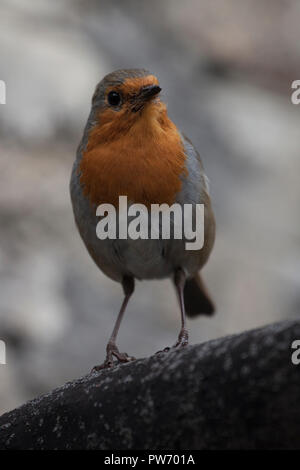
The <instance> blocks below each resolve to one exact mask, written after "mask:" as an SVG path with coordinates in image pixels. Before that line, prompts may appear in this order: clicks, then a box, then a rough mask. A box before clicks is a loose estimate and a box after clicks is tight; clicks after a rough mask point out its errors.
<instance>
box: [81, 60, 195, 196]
mask: <svg viewBox="0 0 300 470" xmlns="http://www.w3.org/2000/svg"><path fill="white" fill-rule="evenodd" d="M160 91H161V89H160V87H159V84H158V80H157V78H156V77H155V76H154V75H151V74H150V73H149V72H147V71H146V70H142V69H131V70H118V71H116V72H112V73H110V74H109V75H106V77H104V78H103V80H102V81H101V82H100V83H99V84H98V85H97V87H96V90H95V93H94V96H93V99H92V112H91V115H90V117H89V121H88V125H87V127H86V129H85V134H84V139H83V145H82V146H81V147H80V152H79V156H80V158H81V157H82V158H81V162H80V167H79V170H80V173H81V176H80V183H81V184H82V186H83V188H84V194H85V195H86V196H87V197H88V199H89V200H90V202H91V203H92V204H96V205H98V204H100V203H101V202H109V203H112V204H114V205H117V203H118V197H119V195H127V196H128V199H129V200H130V201H134V202H141V203H144V204H146V205H149V204H152V203H163V202H166V203H170V204H172V203H173V202H174V200H175V195H176V194H177V193H178V191H179V190H180V187H181V175H183V174H184V173H185V158H186V157H185V153H184V148H183V145H182V140H181V136H180V134H179V132H178V130H177V128H176V126H175V124H174V123H173V122H172V121H171V120H170V119H169V117H168V115H167V110H166V106H165V104H164V103H162V102H161V101H160V99H159V97H158V94H159V92H160Z"/></svg>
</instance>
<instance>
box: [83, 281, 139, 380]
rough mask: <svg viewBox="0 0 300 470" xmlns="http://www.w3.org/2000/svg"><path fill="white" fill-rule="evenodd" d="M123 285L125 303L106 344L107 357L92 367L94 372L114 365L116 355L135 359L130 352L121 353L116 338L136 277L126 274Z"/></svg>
mask: <svg viewBox="0 0 300 470" xmlns="http://www.w3.org/2000/svg"><path fill="white" fill-rule="evenodd" d="M122 285H123V289H124V294H125V297H124V300H123V303H122V306H121V309H120V312H119V315H118V318H117V321H116V323H115V326H114V329H113V332H112V335H111V337H110V339H109V341H108V344H107V346H106V359H105V361H104V362H103V364H101V365H100V366H95V367H94V368H93V369H92V372H93V371H97V370H101V369H107V368H110V367H113V366H114V364H115V363H114V360H113V359H114V357H115V358H116V359H117V360H118V361H119V362H130V361H134V360H135V358H134V357H131V356H128V354H126V353H120V351H119V349H118V348H117V345H116V339H117V335H118V332H119V328H120V325H121V321H122V318H123V315H124V312H125V310H126V307H127V304H128V301H129V299H130V297H131V295H132V294H133V291H134V279H133V277H129V276H124V278H123V281H122Z"/></svg>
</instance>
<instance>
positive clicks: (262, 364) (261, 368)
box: [0, 321, 300, 450]
mask: <svg viewBox="0 0 300 470" xmlns="http://www.w3.org/2000/svg"><path fill="white" fill-rule="evenodd" d="M295 339H300V322H295V321H294V322H293V321H289V322H283V323H277V324H273V325H270V326H266V327H264V328H260V329H257V330H253V331H247V332H245V333H242V334H240V335H235V336H230V337H225V338H220V339H217V340H214V341H209V342H207V343H204V344H200V345H194V346H189V347H187V348H185V349H183V350H178V351H172V352H169V353H161V354H159V355H156V356H153V357H150V358H148V359H141V360H138V361H136V362H134V363H131V364H126V365H121V366H117V367H116V368H114V369H112V370H105V371H101V372H97V373H93V374H90V375H88V376H86V377H83V378H81V379H79V380H75V381H73V382H70V383H68V384H66V385H65V386H63V387H61V388H59V389H57V390H54V391H53V392H51V393H48V394H47V395H44V396H42V397H40V398H37V399H35V400H33V401H31V402H29V403H27V404H25V405H23V406H21V407H20V408H18V409H16V410H14V411H11V412H9V413H6V414H5V415H3V416H2V417H1V418H0V449H118V450H120V449H165V450H166V449H216V448H217V449H234V448H239V449H246V448H247V449H248V448H300V406H299V404H298V399H299V396H300V365H299V366H296V365H293V364H292V361H291V354H292V352H293V350H292V349H291V344H292V342H293V341H294V340H295Z"/></svg>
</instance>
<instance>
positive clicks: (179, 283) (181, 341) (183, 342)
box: [173, 268, 189, 348]
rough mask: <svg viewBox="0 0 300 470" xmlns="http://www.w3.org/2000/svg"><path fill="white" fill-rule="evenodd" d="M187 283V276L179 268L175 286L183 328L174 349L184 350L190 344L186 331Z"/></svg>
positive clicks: (176, 273) (175, 275) (176, 272)
mask: <svg viewBox="0 0 300 470" xmlns="http://www.w3.org/2000/svg"><path fill="white" fill-rule="evenodd" d="M185 281H186V274H185V272H184V271H183V269H181V268H178V269H176V271H175V273H174V284H175V287H176V290H177V295H178V300H179V305H180V314H181V328H180V332H179V335H178V340H177V342H176V343H175V344H174V346H173V347H174V348H182V347H184V346H187V345H188V343H189V334H188V331H187V329H186V318H185V307H184V297H183V290H184V285H185Z"/></svg>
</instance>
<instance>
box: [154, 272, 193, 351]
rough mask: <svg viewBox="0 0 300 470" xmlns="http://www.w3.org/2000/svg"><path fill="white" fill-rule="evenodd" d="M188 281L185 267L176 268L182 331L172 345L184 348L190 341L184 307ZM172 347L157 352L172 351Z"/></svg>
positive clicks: (176, 286) (175, 278)
mask: <svg viewBox="0 0 300 470" xmlns="http://www.w3.org/2000/svg"><path fill="white" fill-rule="evenodd" d="M185 281H186V275H185V272H184V271H183V269H181V268H178V269H176V271H175V273H174V284H175V288H176V291H177V295H178V300H179V305H180V313H181V328H180V332H179V335H178V340H177V341H176V343H175V344H174V346H172V349H173V348H183V347H184V346H187V345H188V343H189V334H188V331H187V329H186V321H185V307H184V297H183V290H184V285H185ZM170 349H171V348H169V347H167V348H164V349H163V350H162V351H158V352H157V353H156V354H159V353H161V352H167V351H170Z"/></svg>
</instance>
